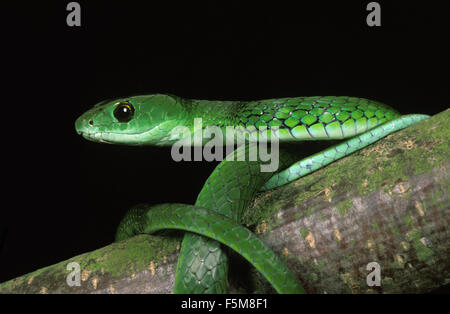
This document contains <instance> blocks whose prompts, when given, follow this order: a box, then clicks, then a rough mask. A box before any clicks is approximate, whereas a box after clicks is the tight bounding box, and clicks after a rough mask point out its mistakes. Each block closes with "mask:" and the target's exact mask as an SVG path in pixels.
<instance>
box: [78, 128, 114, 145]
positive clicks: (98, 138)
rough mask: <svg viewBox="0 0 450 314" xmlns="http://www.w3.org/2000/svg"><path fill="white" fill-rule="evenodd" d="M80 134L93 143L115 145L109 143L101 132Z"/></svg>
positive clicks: (81, 132)
mask: <svg viewBox="0 0 450 314" xmlns="http://www.w3.org/2000/svg"><path fill="white" fill-rule="evenodd" d="M78 134H80V135H81V136H82V137H84V138H85V139H87V140H88V141H93V142H99V143H106V144H114V142H111V141H108V140H107V139H105V138H104V137H103V136H102V135H103V133H101V132H86V131H78Z"/></svg>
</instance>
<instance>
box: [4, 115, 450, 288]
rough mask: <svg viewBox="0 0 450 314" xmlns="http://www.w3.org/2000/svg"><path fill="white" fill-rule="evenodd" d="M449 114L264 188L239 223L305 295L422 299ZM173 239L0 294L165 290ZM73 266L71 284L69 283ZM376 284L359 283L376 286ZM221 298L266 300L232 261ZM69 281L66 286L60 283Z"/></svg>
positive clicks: (435, 258) (445, 207) (444, 189)
mask: <svg viewBox="0 0 450 314" xmlns="http://www.w3.org/2000/svg"><path fill="white" fill-rule="evenodd" d="M448 121H450V109H448V110H446V111H444V112H442V113H440V114H438V115H435V116H434V117H432V118H430V119H427V120H425V121H422V122H420V123H418V124H416V125H414V126H412V127H410V128H408V129H406V130H403V131H400V132H397V133H395V134H392V135H390V136H388V137H387V138H385V139H383V140H381V141H379V142H377V143H375V144H374V145H371V146H369V147H367V148H365V149H363V150H361V151H359V152H357V153H355V154H353V155H351V156H348V157H346V158H344V159H342V160H340V161H338V162H336V163H333V164H331V165H329V166H327V167H325V168H324V169H321V170H319V171H317V172H315V173H313V174H311V175H309V176H307V177H305V178H302V179H300V180H298V181H296V182H293V183H291V184H288V185H286V186H284V187H281V188H279V189H276V190H274V191H271V192H268V193H263V194H260V195H259V196H258V197H257V199H256V200H255V202H254V204H253V206H252V207H251V208H249V209H248V210H247V211H246V213H245V215H244V221H243V223H244V224H245V225H247V226H248V227H249V228H251V229H253V230H254V231H255V232H256V233H257V234H258V235H259V236H260V237H261V238H262V239H263V240H264V241H265V242H266V243H267V244H268V245H269V246H270V247H272V248H273V250H274V251H275V252H277V253H278V254H279V255H280V256H282V258H283V259H284V261H285V262H286V263H287V265H288V266H289V267H290V268H291V269H292V270H293V271H294V273H295V274H296V275H297V276H298V278H299V280H300V281H301V282H302V284H303V285H304V287H305V289H306V290H307V291H308V292H309V293H423V292H429V291H431V290H433V289H436V288H439V287H441V286H443V285H446V284H448V283H450V259H449V257H450V256H449V253H450V252H449V247H450V240H449V230H448V225H449V222H450V206H449V199H448V194H449V187H450V179H449V175H448V174H449V170H450V169H449V168H450V158H449V152H450V150H449V146H448V145H449V142H450V128H449V123H448ZM180 241H181V237H180V236H179V235H176V234H175V235H173V234H172V235H169V236H162V235H159V236H151V235H140V236H137V237H134V238H132V239H129V240H127V241H123V242H120V243H114V244H111V245H109V246H107V247H104V248H101V249H99V250H96V251H93V252H89V253H85V254H82V255H79V256H76V257H74V258H71V259H70V260H67V261H63V262H61V263H58V264H56V265H52V266H49V267H46V268H43V269H39V270H37V271H35V272H32V273H30V274H27V275H24V276H21V277H18V278H16V279H13V280H10V281H8V282H5V283H2V284H0V293H170V292H171V290H172V287H173V282H174V278H175V267H176V261H177V258H178V251H179V247H180ZM71 262H75V263H77V264H78V265H79V278H80V285H79V286H78V285H72V286H71V285H69V284H68V282H67V278H69V279H72V281H73V280H75V281H76V279H77V275H76V270H77V269H76V268H72V269H69V270H68V269H67V266H68V264H69V263H71ZM369 263H376V264H373V265H375V266H377V265H379V275H380V279H381V280H380V284H381V285H380V286H369V285H368V284H367V277H368V275H369V279H376V277H373V276H372V275H375V273H374V272H376V268H373V267H369V268H368V264H369ZM230 274H231V278H230V285H231V289H230V290H231V292H235V293H241V292H242V293H254V292H257V293H270V292H274V291H273V290H272V288H271V287H270V286H269V285H268V283H267V282H266V281H265V280H264V279H263V278H261V276H260V275H259V274H258V273H257V272H256V271H255V270H254V269H252V268H251V267H250V266H249V265H248V264H247V263H246V262H245V261H243V260H242V259H241V258H240V257H237V256H234V258H232V263H231V269H230ZM69 282H71V281H70V280H69Z"/></svg>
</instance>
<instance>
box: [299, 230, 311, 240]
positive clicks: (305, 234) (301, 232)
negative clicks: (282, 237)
mask: <svg viewBox="0 0 450 314" xmlns="http://www.w3.org/2000/svg"><path fill="white" fill-rule="evenodd" d="M310 232H311V231H309V230H308V229H301V230H300V234H301V235H302V238H303V239H306V237H307V236H308V234H309V233H310Z"/></svg>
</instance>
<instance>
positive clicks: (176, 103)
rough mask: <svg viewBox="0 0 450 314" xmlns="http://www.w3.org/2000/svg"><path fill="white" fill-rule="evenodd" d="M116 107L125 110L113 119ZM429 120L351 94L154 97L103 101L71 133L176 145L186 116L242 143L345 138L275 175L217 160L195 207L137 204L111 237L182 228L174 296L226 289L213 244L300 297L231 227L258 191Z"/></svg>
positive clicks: (282, 272) (224, 267) (289, 159)
mask: <svg viewBox="0 0 450 314" xmlns="http://www.w3.org/2000/svg"><path fill="white" fill-rule="evenodd" d="M124 107H126V108H125V109H124ZM119 109H121V110H125V111H126V112H125V113H123V115H120V114H119V115H118V114H117V111H118V110H119ZM427 117H428V116H426V115H408V116H400V115H399V113H398V112H396V111H395V110H394V109H392V108H390V107H388V106H386V105H384V104H382V103H379V102H376V101H371V100H367V99H363V98H356V97H298V98H284V99H269V100H261V101H251V102H238V101H236V102H231V101H204V100H188V99H182V98H179V97H176V96H169V95H159V94H157V95H146V96H134V97H129V98H123V99H115V100H113V101H105V102H102V103H100V104H98V105H96V106H95V107H94V108H92V109H91V110H89V111H87V112H86V113H84V114H83V115H82V116H81V117H80V118H78V120H77V121H76V129H77V132H78V133H79V134H81V135H82V136H83V137H85V138H86V139H88V140H92V141H97V142H104V143H113V144H124V145H164V146H167V145H172V144H174V143H175V142H177V141H179V140H180V139H182V138H183V135H181V134H180V133H178V134H175V135H174V134H171V131H172V129H173V128H175V127H177V126H185V127H187V128H188V129H189V130H190V131H191V132H193V131H195V128H194V119H195V118H202V125H203V128H206V127H209V126H217V127H219V128H220V129H222V131H225V128H226V127H227V126H234V127H237V128H238V130H240V131H239V132H238V133H240V134H241V135H243V136H245V137H246V138H247V139H248V140H250V141H257V140H260V138H261V137H262V138H265V139H268V140H270V139H271V137H270V135H273V136H275V137H276V138H277V139H278V140H279V141H280V142H293V141H305V140H334V139H345V138H350V139H349V140H347V141H344V142H342V143H340V144H338V145H335V146H333V147H331V148H329V149H327V150H325V151H323V152H320V153H317V154H315V155H313V156H311V157H308V158H306V159H303V160H301V161H299V162H295V163H293V162H294V161H295V159H293V158H294V156H293V155H292V154H291V153H288V152H287V151H284V150H280V155H279V156H280V167H279V169H278V170H279V172H278V173H276V174H273V173H270V172H261V170H260V165H261V162H259V161H227V160H224V161H222V162H221V163H220V164H219V165H218V166H217V167H216V169H215V170H214V171H213V173H212V174H211V176H210V177H209V178H208V180H207V181H206V183H205V185H204V187H203V189H202V191H201V192H200V194H199V196H198V198H197V201H196V203H195V206H191V205H181V204H164V205H158V206H154V207H153V208H150V207H149V206H144V205H140V206H138V207H136V208H134V209H132V210H131V211H130V213H129V214H127V216H126V217H125V218H124V220H123V221H122V223H121V225H120V226H119V228H118V231H117V235H116V239H117V240H121V239H124V238H126V237H130V236H133V235H135V234H138V233H150V232H154V231H156V230H160V229H162V228H169V229H182V230H186V231H190V232H187V233H186V234H185V237H184V239H183V244H182V247H181V252H180V258H179V261H178V265H177V275H176V279H175V288H174V292H175V293H225V292H226V290H227V277H228V276H227V274H228V261H227V255H226V251H225V250H224V248H223V247H222V246H221V244H220V243H219V242H221V243H223V244H225V245H227V246H229V247H231V248H232V249H234V250H235V251H237V252H238V253H239V254H241V255H243V256H244V257H245V258H247V259H248V260H249V261H250V262H251V263H252V264H253V265H254V266H255V267H256V268H257V269H259V270H260V271H261V272H262V273H263V275H264V276H265V277H266V278H267V279H268V280H269V282H270V283H271V284H272V285H273V286H274V288H275V289H276V290H277V291H278V292H280V293H303V292H304V290H303V288H302V287H301V285H300V284H299V283H298V281H297V279H296V278H295V277H294V276H293V275H292V274H291V273H290V271H289V270H288V269H287V268H286V266H285V265H284V264H283V263H282V262H281V261H280V260H279V259H278V258H276V256H275V255H274V253H273V252H272V251H271V250H270V249H268V248H267V247H266V246H265V245H264V244H263V243H262V242H260V241H258V240H257V238H255V237H254V235H252V234H251V232H250V231H248V230H247V229H245V228H244V227H240V226H239V225H238V223H239V221H240V217H241V213H242V211H243V210H244V209H245V208H247V206H248V205H249V202H251V201H252V200H253V198H254V197H255V194H256V193H257V192H258V191H260V190H269V189H273V188H276V187H278V186H281V185H283V184H286V183H288V182H291V181H294V180H296V179H298V178H300V177H302V176H305V175H307V174H309V173H311V172H313V171H315V170H317V169H319V168H321V167H324V166H325V165H327V164H329V163H331V162H333V161H335V160H337V159H340V158H342V157H344V156H346V155H348V154H350V153H352V152H354V151H356V150H358V149H361V148H362V147H365V146H367V145H369V144H371V143H373V142H375V141H377V140H378V139H380V138H382V137H384V136H386V135H388V134H390V133H392V132H395V131H397V130H399V129H402V128H405V127H407V126H409V125H412V124H414V123H416V122H418V121H420V120H422V119H425V118H427ZM388 121H389V122H388ZM258 128H259V130H260V131H258ZM261 128H263V129H261ZM258 135H259V136H260V138H258ZM204 141H205V140H204ZM201 144H205V142H203V143H201ZM247 148H248V147H247V146H241V148H239V149H237V150H236V151H235V152H233V154H235V156H238V155H240V154H242V153H243V152H244V151H245V149H247ZM235 160H236V159H235ZM289 165H290V167H288V166H289ZM169 213H170V215H172V214H173V215H174V216H173V217H172V216H168V215H169ZM231 230H232V232H230V231H231ZM217 241H219V242H217ZM255 243H258V244H255Z"/></svg>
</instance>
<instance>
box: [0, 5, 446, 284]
mask: <svg viewBox="0 0 450 314" xmlns="http://www.w3.org/2000/svg"><path fill="white" fill-rule="evenodd" d="M68 2H69V1H58V2H56V1H55V2H52V3H44V2H42V1H40V2H39V3H38V4H33V5H31V4H29V3H23V4H22V5H19V6H18V7H14V8H12V7H5V6H3V7H2V13H3V16H4V18H5V20H4V21H6V27H3V30H4V35H3V37H2V38H3V41H2V43H3V44H2V50H3V52H5V53H6V57H5V59H4V61H5V62H4V66H3V68H4V70H3V76H4V79H6V80H5V81H7V82H6V83H4V85H3V86H4V87H6V88H5V90H4V91H3V92H2V95H3V97H5V98H4V99H3V106H2V109H3V110H2V118H3V119H2V122H3V123H2V125H3V132H2V134H3V136H2V139H3V141H2V155H3V157H6V159H5V160H6V161H5V162H4V163H3V170H2V178H3V182H4V183H6V184H5V186H6V187H5V188H3V194H4V196H5V202H4V203H3V204H4V206H2V208H1V214H0V228H1V229H0V282H3V281H5V280H8V279H12V278H14V277H16V276H19V275H23V274H25V273H27V272H30V271H34V270H36V269H38V268H41V267H44V266H48V265H51V264H54V263H56V262H59V261H63V260H65V259H68V258H70V257H73V256H74V255H78V254H81V253H84V252H88V251H91V250H94V249H97V248H100V247H103V246H105V245H108V244H109V243H111V242H112V241H113V236H114V231H115V228H116V227H117V224H118V222H119V221H120V219H121V217H122V216H123V214H124V213H125V211H126V210H127V209H128V208H129V207H130V206H132V205H133V204H136V203H140V202H148V203H151V204H157V203H163V202H184V203H193V202H194V200H195V198H196V196H197V194H198V192H199V191H200V189H201V187H202V184H203V183H204V181H205V180H206V178H207V177H208V175H209V173H210V172H211V171H212V169H213V168H214V166H215V164H214V163H204V162H190V163H189V162H184V163H175V162H173V161H171V158H170V149H162V148H150V147H147V148H135V147H120V146H112V145H101V144H96V143H90V142H87V141H86V140H84V139H82V138H81V137H80V136H78V135H77V134H76V132H75V130H74V122H75V119H76V118H77V116H78V115H80V114H81V113H82V112H83V111H85V110H87V109H88V108H90V107H91V106H93V105H94V104H95V103H97V102H99V101H101V100H103V99H106V98H114V97H121V96H126V95H130V94H150V93H172V94H175V95H178V96H181V97H188V98H189V97H190V98H197V99H222V100H238V99H240V100H247V99H249V100H250V99H264V98H277V97H294V96H314V95H349V96H359V97H367V98H372V99H376V100H379V101H382V102H384V103H386V104H389V105H391V106H393V107H395V108H397V109H399V110H400V111H401V112H403V113H415V112H418V113H426V114H436V113H438V112H440V111H442V110H444V109H446V108H447V106H448V103H449V102H450V96H449V92H448V91H449V88H448V86H450V84H449V79H448V73H449V72H448V70H449V63H448V55H449V49H448V48H447V47H446V42H447V41H448V38H449V37H450V36H449V28H448V26H447V25H448V19H449V10H448V6H446V5H444V4H443V3H444V2H443V3H440V4H438V3H437V2H434V3H431V2H425V1H424V2H421V3H413V2H411V1H405V2H399V1H395V3H392V2H394V1H390V2H388V1H379V2H380V3H381V6H382V26H381V27H378V28H377V27H368V26H367V25H366V16H367V14H368V12H367V11H366V5H367V3H368V2H370V1H354V2H353V1H352V2H350V1H307V2H306V1H302V2H300V1H297V2H298V3H297V4H296V5H295V6H294V5H289V6H288V5H285V4H284V5H281V4H280V5H276V6H275V5H274V3H275V2H274V3H272V4H261V3H259V2H255V3H254V4H252V5H251V4H247V5H243V4H242V3H241V2H243V1H241V2H235V3H233V2H228V1H227V2H226V3H225V2H224V3H222V4H221V5H219V4H214V5H213V4H208V3H206V2H205V3H199V4H193V3H191V2H192V1H189V3H188V4H187V3H186V2H185V3H184V4H181V3H170V4H164V5H162V4H158V5H156V4H153V5H151V4H149V3H147V4H145V5H144V4H143V3H144V2H142V3H141V2H131V1H120V2H111V1H95V3H92V2H93V1H89V2H88V1H79V3H80V4H81V8H82V22H81V23H82V26H81V27H73V28H71V27H68V26H67V25H66V16H67V14H68V12H67V11H66V5H67V3H68ZM151 3H153V1H152V2H151ZM10 200H11V201H10Z"/></svg>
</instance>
